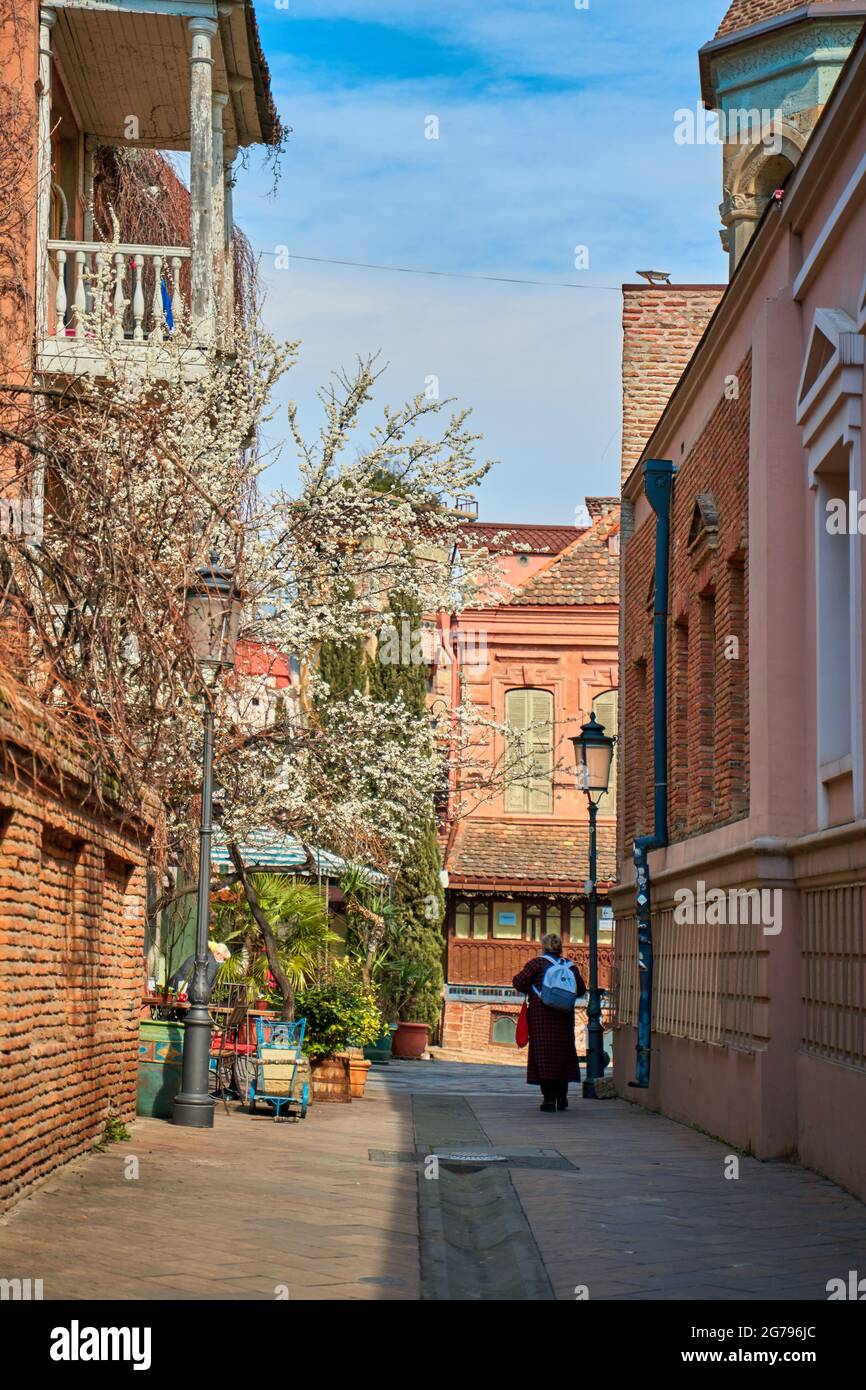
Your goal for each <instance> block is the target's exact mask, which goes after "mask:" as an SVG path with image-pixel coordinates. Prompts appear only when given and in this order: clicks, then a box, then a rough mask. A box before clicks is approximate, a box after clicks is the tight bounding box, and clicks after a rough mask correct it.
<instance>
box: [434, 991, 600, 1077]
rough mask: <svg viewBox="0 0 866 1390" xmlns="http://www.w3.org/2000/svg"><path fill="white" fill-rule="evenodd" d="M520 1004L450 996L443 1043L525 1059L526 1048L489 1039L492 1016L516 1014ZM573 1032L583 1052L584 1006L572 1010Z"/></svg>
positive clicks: (494, 1057)
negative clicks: (484, 1001)
mask: <svg viewBox="0 0 866 1390" xmlns="http://www.w3.org/2000/svg"><path fill="white" fill-rule="evenodd" d="M520 1007H521V1006H520V1003H515V1004H505V1003H503V1004H487V1003H484V1004H470V1003H463V1002H462V1001H460V1000H456V1001H455V1000H451V999H449V1000H448V1001H447V1002H446V1004H445V1009H444V1013H443V1015H442V1046H443V1047H444V1048H448V1049H449V1050H450V1051H453V1052H481V1053H484V1054H485V1055H486V1056H487V1057H489V1059H490V1061H491V1062H495V1061H496V1060H497V1059H498V1060H499V1061H502V1060H503V1058H505V1059H507V1060H513V1059H514V1058H515V1057H519V1058H521V1059H522V1060H524V1061H525V1060H526V1049H525V1048H519V1047H517V1046H516V1045H514V1046H511V1047H508V1046H506V1045H505V1044H504V1043H492V1042H491V1041H490V1029H491V1026H492V1021H493V1019H494V1018H495V1017H498V1016H499V1015H500V1014H510V1015H511V1016H512V1017H514V1018H516V1017H517V1015H518V1014H519V1013H520ZM574 1036H575V1042H576V1044H577V1050H578V1054H579V1055H582V1054H583V1053H584V1051H585V1050H586V1048H585V1043H586V1010H585V1009H578V1010H577V1012H576V1014H575V1026H574Z"/></svg>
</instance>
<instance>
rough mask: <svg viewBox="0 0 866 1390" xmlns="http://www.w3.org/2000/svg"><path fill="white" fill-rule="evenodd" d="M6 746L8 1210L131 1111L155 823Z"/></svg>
mask: <svg viewBox="0 0 866 1390" xmlns="http://www.w3.org/2000/svg"><path fill="white" fill-rule="evenodd" d="M0 751H2V759H0V1112H2V1115H3V1128H2V1137H0V1211H2V1210H4V1209H5V1208H6V1207H7V1206H8V1205H9V1204H10V1203H11V1202H12V1201H13V1200H16V1199H17V1198H18V1197H19V1196H20V1195H21V1193H22V1192H23V1191H24V1190H25V1189H26V1188H27V1187H29V1186H31V1185H32V1184H33V1183H34V1182H36V1181H38V1180H39V1179H40V1178H43V1177H45V1176H46V1175H47V1174H49V1173H50V1172H51V1171H52V1170H53V1169H55V1168H56V1167H58V1166H59V1165H60V1164H62V1163H65V1162H67V1161H68V1160H69V1159H71V1158H73V1157H74V1156H75V1155H76V1154H79V1153H81V1152H83V1151H84V1150H86V1149H87V1148H88V1147H89V1146H90V1144H91V1143H92V1142H93V1140H94V1139H96V1138H97V1137H98V1136H99V1135H100V1134H101V1132H102V1129H103V1127H104V1124H105V1120H106V1118H107V1116H108V1114H109V1112H113V1113H117V1114H119V1115H121V1116H122V1117H123V1118H124V1119H126V1120H129V1119H132V1118H133V1116H134V1114H135V1089H136V1071H137V1064H138V1017H139V1006H140V1000H141V987H142V971H143V959H142V956H143V945H144V919H145V898H146V887H145V868H144V853H143V840H144V836H145V834H146V827H144V826H143V825H142V824H141V823H140V822H139V823H138V824H137V825H130V824H127V825H126V826H121V824H120V822H119V820H118V819H117V817H116V816H112V814H111V813H110V812H109V811H105V810H101V811H100V810H98V809H97V808H96V807H91V808H90V809H88V807H87V805H86V804H83V796H84V789H83V786H82V785H81V784H80V783H76V781H75V780H74V779H70V780H68V781H65V782H64V783H63V792H62V793H61V790H60V787H59V786H58V784H57V783H56V782H55V781H54V779H53V778H52V777H51V776H50V774H49V773H48V772H47V771H46V770H45V769H44V768H41V769H40V777H39V780H38V783H37V781H36V780H35V778H34V772H35V769H34V766H33V764H32V763H30V764H25V758H26V755H25V754H24V752H23V750H22V749H21V748H20V747H19V746H17V739H16V737H15V736H10V729H9V726H8V724H4V725H3V727H2V728H0Z"/></svg>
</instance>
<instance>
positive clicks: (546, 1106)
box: [538, 1100, 556, 1115]
mask: <svg viewBox="0 0 866 1390" xmlns="http://www.w3.org/2000/svg"><path fill="white" fill-rule="evenodd" d="M538 1108H539V1110H545V1111H546V1112H547V1114H548V1115H553V1114H556V1105H555V1104H554V1102H553V1101H552V1100H544V1101H542V1102H541V1105H539V1107H538Z"/></svg>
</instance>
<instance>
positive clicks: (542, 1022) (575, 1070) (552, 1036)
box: [512, 956, 586, 1086]
mask: <svg viewBox="0 0 866 1390" xmlns="http://www.w3.org/2000/svg"><path fill="white" fill-rule="evenodd" d="M565 964H566V965H570V966H571V968H572V970H573V971H574V973H575V974H576V976H577V993H578V997H580V996H581V995H583V994H585V993H586V985H585V984H584V983H583V979H582V977H581V974H580V971H579V970H578V968H577V966H576V965H575V963H574V961H569V960H566V961H565ZM549 968H550V961H549V960H545V959H544V957H543V956H536V957H535V959H534V960H531V961H530V962H529V964H528V965H524V967H523V969H522V970H521V972H520V974H519V975H515V977H514V979H513V981H512V983H513V985H514V988H515V989H516V990H517V991H518V993H519V994H526V995H527V996H528V998H529V1008H528V1010H527V1021H528V1023H529V1056H528V1058H527V1060H526V1080H527V1082H528V1084H529V1085H530V1086H539V1085H540V1084H541V1082H542V1081H579V1080H580V1063H579V1062H578V1060H577V1048H576V1047H575V1045H574V1014H573V1013H571V1012H569V1013H566V1012H565V1010H564V1009H551V1008H550V1007H549V1005H547V1004H543V1003H542V1002H541V1000H540V998H539V997H538V995H537V994H536V993H535V990H534V989H533V988H532V986H533V985H535V986H536V988H538V989H541V981H542V980H543V979H544V976H545V972H546V971H547V970H548V969H549Z"/></svg>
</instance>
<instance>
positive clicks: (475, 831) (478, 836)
mask: <svg viewBox="0 0 866 1390" xmlns="http://www.w3.org/2000/svg"><path fill="white" fill-rule="evenodd" d="M588 863H589V824H588V822H585V823H582V824H580V825H574V824H572V825H564V824H557V823H556V822H551V824H550V825H542V824H539V822H538V821H532V822H531V823H530V824H526V825H521V824H519V823H512V822H508V823H500V822H497V821H484V820H473V819H472V818H469V819H468V820H465V821H464V822H463V823H462V824H461V825H460V826H458V828H457V832H456V834H455V837H454V842H453V844H452V846H451V852H450V854H449V855H448V859H447V864H446V867H447V869H448V874H449V878H450V880H451V887H452V888H461V887H469V886H471V885H473V884H474V885H476V886H478V887H484V886H489V887H490V888H491V889H495V888H499V889H502V890H505V889H506V888H508V889H520V888H532V889H534V890H536V891H537V890H538V889H539V888H540V887H541V886H542V885H544V886H549V891H551V892H556V891H559V892H582V891H583V886H584V883H585V880H586V874H587V872H588ZM598 864H599V869H598V877H599V882H600V883H613V882H614V881H615V879H616V832H615V827H614V826H613V825H612V824H609V823H606V822H605V821H599V826H598Z"/></svg>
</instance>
